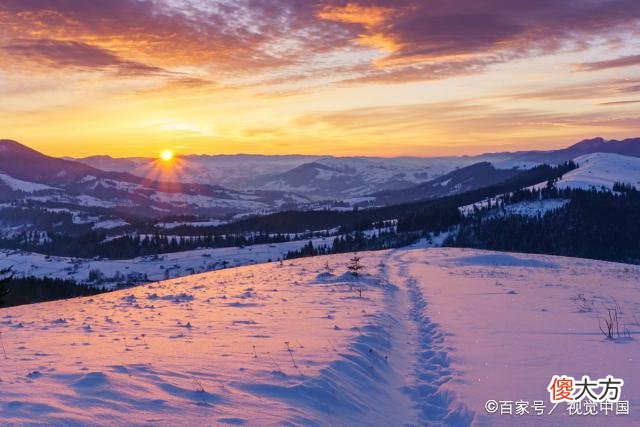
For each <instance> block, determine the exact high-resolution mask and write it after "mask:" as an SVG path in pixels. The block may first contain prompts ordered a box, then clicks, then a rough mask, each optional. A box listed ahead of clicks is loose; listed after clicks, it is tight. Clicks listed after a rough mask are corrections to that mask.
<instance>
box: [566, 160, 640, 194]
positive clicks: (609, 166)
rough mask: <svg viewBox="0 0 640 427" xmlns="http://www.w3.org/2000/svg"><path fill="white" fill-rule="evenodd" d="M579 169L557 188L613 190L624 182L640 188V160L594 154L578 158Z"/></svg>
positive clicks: (568, 174)
mask: <svg viewBox="0 0 640 427" xmlns="http://www.w3.org/2000/svg"><path fill="white" fill-rule="evenodd" d="M575 162H577V163H578V165H579V168H578V169H574V170H572V171H571V172H568V173H566V174H565V175H564V176H563V177H562V178H561V179H560V180H559V181H558V182H557V183H556V187H557V188H576V189H586V190H588V189H590V188H593V187H595V188H598V189H602V188H605V189H608V190H612V189H613V184H615V183H616V182H623V183H627V184H631V185H632V186H634V187H636V188H640V158H638V157H630V156H622V155H620V154H611V153H594V154H587V155H584V156H580V157H577V158H576V159H575Z"/></svg>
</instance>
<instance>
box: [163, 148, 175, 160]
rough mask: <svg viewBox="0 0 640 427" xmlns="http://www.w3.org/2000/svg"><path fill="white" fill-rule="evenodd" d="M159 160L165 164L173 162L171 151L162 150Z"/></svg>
mask: <svg viewBox="0 0 640 427" xmlns="http://www.w3.org/2000/svg"><path fill="white" fill-rule="evenodd" d="M160 159H162V160H164V161H165V162H169V161H171V160H173V151H171V150H164V151H162V152H161V153H160Z"/></svg>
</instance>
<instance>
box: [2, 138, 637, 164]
mask: <svg viewBox="0 0 640 427" xmlns="http://www.w3.org/2000/svg"><path fill="white" fill-rule="evenodd" d="M638 138H639V137H634V136H629V137H627V138H621V139H615V138H614V139H608V138H605V137H602V136H594V137H590V138H584V139H581V140H579V141H574V142H572V143H569V144H566V145H561V146H558V147H554V148H548V149H535V148H533V149H530V150H527V149H523V150H504V151H478V152H471V153H460V154H451V155H422V156H421V155H410V154H409V155H396V156H394V155H386V156H385V155H379V156H376V155H365V154H354V155H334V154H328V153H273V154H265V153H250V152H235V153H204V152H198V153H188V152H179V151H176V150H172V149H161V150H159V151H158V152H157V153H152V154H151V155H146V156H144V155H141V156H135V155H134V156H118V155H111V154H109V153H104V152H96V153H94V154H90V155H87V156H73V155H66V154H61V155H56V154H51V153H47V152H45V151H41V150H39V149H38V148H37V147H33V146H30V145H29V144H25V143H24V142H22V141H19V140H16V139H12V138H0V141H11V142H16V143H18V144H20V145H22V146H24V147H27V148H29V149H32V150H35V151H37V152H39V153H41V154H44V155H46V156H49V157H54V158H61V159H70V160H83V159H88V158H92V157H108V158H111V159H114V160H118V159H135V158H139V159H148V160H154V159H156V160H167V161H171V160H173V159H174V158H175V159H179V158H181V157H191V156H193V157H198V156H203V157H225V156H227V157H234V156H238V157H241V156H247V157H250V156H255V157H318V158H323V157H332V158H382V159H398V158H418V159H430V158H432V159H438V158H456V157H462V158H463V157H480V156H486V155H499V154H517V153H526V152H534V151H539V152H545V151H555V150H562V149H566V148H570V147H572V146H573V145H576V144H579V143H582V142H585V141H591V140H596V139H600V140H602V141H603V142H604V143H608V142H613V141H619V142H620V141H625V140H634V139H638ZM167 152H170V156H169V158H163V157H164V155H165V153H167Z"/></svg>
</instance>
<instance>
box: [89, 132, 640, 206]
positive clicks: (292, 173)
mask: <svg viewBox="0 0 640 427" xmlns="http://www.w3.org/2000/svg"><path fill="white" fill-rule="evenodd" d="M596 152H605V153H617V154H623V155H630V156H639V157H640V138H637V139H627V140H624V141H615V140H613V141H605V140H604V139H603V138H594V139H589V140H585V141H582V142H579V143H577V144H575V145H573V146H571V147H568V148H564V149H561V150H553V151H520V152H503V153H488V154H482V155H479V156H460V157H432V158H429V157H395V158H382V157H332V156H324V157H320V156H300V155H291V156H261V155H246V154H241V155H222V156H209V155H189V156H184V157H180V158H179V159H178V165H179V168H178V173H176V174H175V176H173V177H172V180H173V181H178V182H183V183H191V182H194V183H200V184H209V185H220V186H223V187H225V188H230V189H234V190H236V191H246V190H249V189H250V190H268V191H280V192H290V193H297V194H299V195H304V197H309V198H312V199H314V200H327V199H328V200H342V201H347V202H350V201H351V199H358V198H361V197H367V196H369V195H371V194H373V193H378V192H384V191H393V190H404V189H408V188H411V187H414V186H416V185H420V184H427V183H429V182H430V181H433V180H435V179H437V178H439V177H441V176H443V175H446V174H448V173H450V172H453V171H455V170H456V169H460V168H464V167H467V166H470V165H473V164H475V163H480V162H489V163H491V164H492V165H493V166H494V167H495V168H496V169H513V168H514V167H515V168H519V169H529V168H531V167H533V166H536V165H539V164H542V163H548V164H559V163H563V162H565V161H568V160H571V159H574V158H576V157H578V156H582V155H585V154H592V153H596ZM78 161H80V162H81V163H84V164H87V165H89V166H93V167H96V168H98V169H102V170H108V171H117V172H129V173H132V174H134V175H139V176H154V175H155V174H157V169H158V165H157V160H155V159H148V158H139V157H133V158H121V159H117V158H111V157H108V156H94V157H88V158H84V159H79V160H78ZM158 179H160V178H158ZM416 191H417V190H416Z"/></svg>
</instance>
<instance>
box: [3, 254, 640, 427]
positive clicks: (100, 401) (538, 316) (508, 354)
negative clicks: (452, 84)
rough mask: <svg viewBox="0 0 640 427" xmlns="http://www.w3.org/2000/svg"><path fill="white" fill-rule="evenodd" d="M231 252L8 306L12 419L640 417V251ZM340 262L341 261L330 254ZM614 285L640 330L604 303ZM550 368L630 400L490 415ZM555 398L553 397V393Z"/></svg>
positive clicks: (529, 396)
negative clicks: (181, 269)
mask: <svg viewBox="0 0 640 427" xmlns="http://www.w3.org/2000/svg"><path fill="white" fill-rule="evenodd" d="M359 255H360V256H362V261H363V264H364V266H365V269H364V274H363V275H361V276H360V277H358V278H355V277H353V276H351V275H349V274H346V273H345V272H346V263H347V262H348V259H349V258H350V257H351V256H352V255H332V256H328V257H315V258H305V259H300V260H295V261H286V262H285V263H284V265H282V266H280V265H279V263H271V264H263V265H259V266H248V267H241V268H236V269H228V270H221V271H216V272H211V273H206V274H200V275H195V276H191V277H188V278H181V279H174V280H169V281H164V282H159V283H154V284H149V285H145V286H140V287H137V288H134V289H129V290H124V291H117V292H113V293H109V294H102V295H98V296H94V297H91V298H81V299H74V300H67V301H57V302H51V303H44V304H38V305H32V306H22V307H14V308H9V309H3V310H0V332H2V334H1V335H0V337H1V339H2V347H1V348H0V351H2V354H0V359H2V363H0V380H2V393H1V394H0V419H2V420H3V425H23V424H47V425H51V424H53V425H105V426H111V425H157V426H164V425H167V426H169V425H225V424H231V425H242V424H247V425H259V426H263V425H340V426H343V425H344V426H347V425H393V426H396V425H439V424H448V425H469V424H473V425H534V424H535V425H603V424H607V425H628V426H631V425H638V424H639V423H640V412H638V411H636V408H637V407H636V406H634V405H637V402H638V401H639V400H640V369H639V368H640V366H639V365H640V361H639V359H638V357H637V355H638V354H640V348H639V347H640V346H639V344H638V341H637V334H638V333H639V332H640V325H639V324H638V321H637V317H635V315H637V313H640V293H639V292H638V291H639V290H640V289H639V287H640V268H639V267H637V266H629V265H624V264H615V263H607V262H598V261H590V260H584V259H572V258H561V257H551V256H538V255H523V254H505V253H495V252H485V251H477V250H466V249H424V248H415V247H414V248H409V249H400V250H395V251H380V252H368V253H361V254H359ZM325 263H328V266H329V268H330V269H331V270H332V271H331V272H329V271H326V269H325ZM614 300H615V301H617V302H618V303H619V304H620V305H621V306H622V309H623V310H624V323H625V325H626V327H627V328H628V329H629V331H630V334H631V337H632V339H628V340H618V341H608V340H606V339H604V338H603V336H602V334H601V333H600V331H599V329H598V316H600V315H602V312H603V311H606V307H608V306H609V305H610V304H612V303H613V301H614ZM554 374H558V375H560V374H567V375H573V376H576V377H577V376H581V375H583V374H586V375H590V376H591V377H592V378H600V377H604V376H605V375H607V374H611V375H614V376H616V377H620V378H623V379H624V380H625V386H624V387H623V390H622V399H623V400H629V401H630V402H631V410H630V415H628V416H613V415H609V416H607V417H605V416H604V415H599V416H595V417H583V416H581V417H579V416H574V417H570V416H568V415H567V414H566V410H565V409H564V408H562V407H559V408H558V409H557V410H556V411H555V412H554V414H553V415H545V416H543V417H537V416H536V415H527V416H521V417H517V416H506V415H505V416H499V415H493V416H490V415H487V414H486V413H485V412H484V409H483V408H484V403H485V401H486V400H488V399H496V400H519V399H524V400H530V401H533V400H544V401H545V402H547V405H550V404H549V395H548V392H547V391H546V387H547V385H548V383H549V381H550V379H551V376H552V375H554ZM548 409H549V408H547V410H548Z"/></svg>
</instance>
